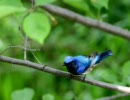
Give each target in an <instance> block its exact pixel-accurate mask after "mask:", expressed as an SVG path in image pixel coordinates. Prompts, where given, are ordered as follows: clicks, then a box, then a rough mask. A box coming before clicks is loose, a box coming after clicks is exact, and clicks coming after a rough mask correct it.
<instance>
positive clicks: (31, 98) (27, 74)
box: [0, 0, 130, 100]
mask: <svg viewBox="0 0 130 100" xmlns="http://www.w3.org/2000/svg"><path fill="white" fill-rule="evenodd" d="M47 3H52V4H54V5H57V6H60V7H64V8H67V9H70V10H72V11H74V12H77V13H78V14H81V15H83V16H84V17H85V16H87V17H90V18H93V19H97V20H100V21H104V22H107V23H110V24H112V25H115V26H119V27H122V28H126V29H128V30H129V28H130V11H129V9H130V0H118V1H117V0H37V2H36V6H39V5H42V4H47ZM30 7H31V2H29V0H1V1H0V14H1V15H0V51H1V52H2V51H3V50H5V49H6V48H8V47H10V46H19V45H21V46H23V44H24V40H23V38H22V36H21V32H20V31H19V29H18V27H19V26H20V24H21V22H22V23H24V24H22V27H23V29H24V30H23V31H25V32H28V30H29V33H31V34H28V33H26V34H27V35H28V37H29V38H30V39H29V42H28V43H29V44H30V46H31V48H32V49H40V51H37V52H33V53H34V54H35V56H36V57H37V58H38V60H39V61H40V62H41V63H42V64H46V65H48V66H50V67H52V68H56V69H59V70H64V71H67V70H66V68H65V67H63V66H62V65H63V61H64V58H65V57H66V56H67V55H72V56H75V55H90V54H92V53H93V52H94V51H98V52H103V51H105V50H109V49H111V50H112V51H113V54H114V55H113V56H112V57H109V58H108V59H106V60H105V61H103V62H102V63H101V64H99V65H98V67H96V68H95V69H94V70H93V71H92V72H91V73H89V74H88V75H87V78H89V79H95V80H99V81H103V82H108V83H111V84H117V85H123V86H130V77H129V76H130V56H129V55H130V47H129V46H130V42H129V41H128V40H126V39H123V38H121V37H118V36H114V35H110V34H107V33H106V32H103V31H101V30H97V29H95V28H91V27H87V26H84V25H81V24H79V23H77V22H75V21H70V20H68V19H66V18H63V17H60V16H56V15H54V14H51V13H47V11H45V10H44V11H43V9H40V8H39V9H37V10H36V11H34V12H37V13H42V14H43V16H45V19H44V20H42V18H41V19H40V18H39V16H38V17H35V18H34V19H35V20H36V23H34V22H35V21H34V19H33V17H29V20H31V24H29V23H28V20H24V19H23V16H24V15H25V14H26V13H27V12H28V11H29V9H30ZM34 12H32V13H34ZM26 17H28V16H26ZM26 17H25V19H26ZM31 18H32V19H31ZM37 19H39V20H38V21H37ZM52 19H53V20H52ZM46 20H47V22H46ZM40 21H41V22H40ZM48 21H49V22H48ZM44 22H46V23H44ZM37 24H38V25H39V26H41V27H43V28H44V29H43V28H39V27H37V26H35V25H37ZM33 25H34V26H33ZM31 26H33V27H35V28H34V29H35V30H36V31H38V34H37V35H36V36H35V38H33V37H34V36H32V34H33V31H31V30H33V29H32V27H31ZM45 30H46V31H45ZM39 33H41V34H39ZM42 35H45V36H44V37H42ZM23 36H25V34H24V35H23ZM39 40H42V41H44V42H40V41H39ZM2 55H4V56H9V57H13V58H18V59H23V55H24V54H23V49H21V48H10V49H8V50H6V51H5V52H4V53H2ZM27 59H28V60H30V61H32V62H36V63H38V62H37V60H36V59H35V57H34V55H33V54H32V52H31V51H28V53H27ZM116 94H119V92H116V91H112V90H109V89H104V88H99V87H96V86H92V85H89V84H85V83H81V82H78V81H74V80H71V79H67V78H64V77H59V76H55V75H51V74H48V73H45V72H40V71H37V70H35V69H31V68H27V67H24V66H20V65H14V64H7V63H4V62H0V100H61V99H62V100H94V99H98V98H102V97H106V96H111V95H116ZM118 100H130V97H123V98H119V99H118Z"/></svg>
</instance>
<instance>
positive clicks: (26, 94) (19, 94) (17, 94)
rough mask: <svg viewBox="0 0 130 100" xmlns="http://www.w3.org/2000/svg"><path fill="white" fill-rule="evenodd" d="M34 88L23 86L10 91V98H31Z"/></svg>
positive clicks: (20, 99) (22, 99)
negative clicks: (20, 88)
mask: <svg viewBox="0 0 130 100" xmlns="http://www.w3.org/2000/svg"><path fill="white" fill-rule="evenodd" d="M33 95H34V90H33V89H31V88H24V89H23V90H16V91H14V92H13V93H12V95H11V96H12V100H32V98H33Z"/></svg>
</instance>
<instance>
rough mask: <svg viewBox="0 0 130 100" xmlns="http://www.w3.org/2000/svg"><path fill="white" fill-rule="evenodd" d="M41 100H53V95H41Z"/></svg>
mask: <svg viewBox="0 0 130 100" xmlns="http://www.w3.org/2000/svg"><path fill="white" fill-rule="evenodd" d="M42 100H54V96H53V95H51V94H45V95H43V96H42Z"/></svg>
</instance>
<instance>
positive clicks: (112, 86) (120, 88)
mask: <svg viewBox="0 0 130 100" xmlns="http://www.w3.org/2000/svg"><path fill="white" fill-rule="evenodd" d="M0 61H2V62H7V63H13V64H17V65H23V66H26V67H30V68H34V69H37V70H41V71H44V72H47V73H51V74H53V75H58V76H63V77H67V78H71V79H74V80H78V81H81V82H84V83H88V84H91V85H95V86H98V87H102V88H107V89H111V90H115V91H120V92H124V93H129V94H130V87H125V86H120V85H115V84H109V83H105V82H101V81H96V80H92V79H88V78H86V79H84V80H83V77H82V76H71V77H70V73H67V72H64V71H60V70H57V69H54V68H51V67H48V66H47V65H41V64H37V63H33V62H30V61H27V60H20V59H15V58H10V57H6V56H0Z"/></svg>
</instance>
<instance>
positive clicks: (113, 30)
mask: <svg viewBox="0 0 130 100" xmlns="http://www.w3.org/2000/svg"><path fill="white" fill-rule="evenodd" d="M41 7H42V8H43V9H45V10H47V11H48V12H50V13H54V14H57V15H59V16H62V17H65V18H68V19H70V20H74V21H76V22H79V23H81V24H83V25H86V26H90V27H94V28H97V29H100V30H103V31H105V32H109V33H110V34H113V35H117V36H120V37H123V38H125V39H128V40H130V31H128V30H126V29H122V28H120V27H117V26H114V25H111V24H108V23H105V22H101V21H98V20H95V19H91V18H89V17H86V16H82V15H80V14H77V13H75V12H73V11H70V10H67V9H65V8H61V7H58V6H54V5H44V6H41Z"/></svg>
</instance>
